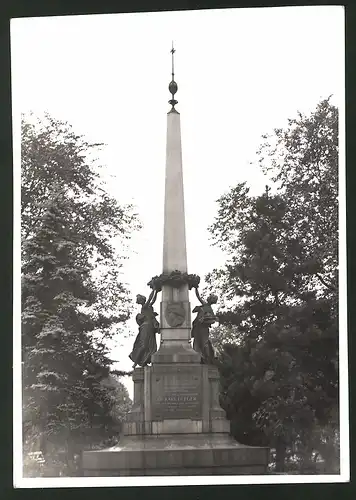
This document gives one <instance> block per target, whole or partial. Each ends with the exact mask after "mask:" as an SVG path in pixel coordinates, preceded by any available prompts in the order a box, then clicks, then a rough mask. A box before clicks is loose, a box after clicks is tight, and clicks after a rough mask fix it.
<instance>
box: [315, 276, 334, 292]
mask: <svg viewBox="0 0 356 500" xmlns="http://www.w3.org/2000/svg"><path fill="white" fill-rule="evenodd" d="M315 276H316V277H317V278H318V279H319V281H320V282H321V283H322V284H323V285H324V286H326V288H328V289H329V290H333V291H334V292H336V288H335V287H334V286H333V285H331V284H330V283H327V282H326V281H325V279H324V278H322V277H321V276H320V274H318V273H316V275H315Z"/></svg>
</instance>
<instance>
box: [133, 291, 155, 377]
mask: <svg viewBox="0 0 356 500" xmlns="http://www.w3.org/2000/svg"><path fill="white" fill-rule="evenodd" d="M156 297H157V292H156V291H155V290H153V291H152V292H151V294H150V296H149V298H148V300H147V302H146V297H145V296H143V295H137V297H136V303H137V304H141V305H142V307H141V312H140V313H138V314H137V315H136V322H137V324H138V325H139V332H138V335H137V337H136V340H135V342H134V345H133V349H132V352H131V354H130V359H131V360H132V361H133V362H134V365H133V368H136V366H137V365H139V366H146V365H147V364H149V363H150V362H151V356H152V354H154V353H155V352H156V351H157V341H156V333H158V332H159V323H158V321H157V319H156V316H157V313H156V312H154V310H153V307H152V306H153V304H154V302H155V300H156Z"/></svg>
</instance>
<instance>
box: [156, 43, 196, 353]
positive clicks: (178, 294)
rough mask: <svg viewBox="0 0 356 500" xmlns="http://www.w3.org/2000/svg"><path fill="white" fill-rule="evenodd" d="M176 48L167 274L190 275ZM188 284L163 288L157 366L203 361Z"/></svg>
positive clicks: (169, 116)
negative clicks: (193, 341)
mask: <svg viewBox="0 0 356 500" xmlns="http://www.w3.org/2000/svg"><path fill="white" fill-rule="evenodd" d="M174 52H175V50H174V48H173V46H172V50H171V54H172V80H171V82H170V84H169V91H170V93H171V99H170V100H169V101H168V102H169V104H170V105H171V109H170V110H169V112H168V114H167V143H166V176H165V195H164V231H163V274H167V275H169V274H170V273H173V272H175V271H179V272H180V273H187V271H188V266H187V247H186V233H185V213H184V187H183V165H182V143H181V127H180V114H179V112H178V111H177V109H176V104H178V101H177V100H176V99H175V94H176V92H177V90H178V85H177V83H176V81H175V77H174ZM190 310H191V309H190V303H189V290H188V284H182V286H180V287H179V288H177V287H174V286H171V285H170V284H169V283H168V284H164V285H163V286H162V299H161V308H160V323H161V328H160V334H161V347H160V349H159V351H158V352H157V353H156V354H155V355H154V356H153V357H152V362H153V363H166V362H197V363H199V362H200V356H199V355H198V354H197V353H196V352H195V351H193V349H192V348H191V345H190V338H191V315H190Z"/></svg>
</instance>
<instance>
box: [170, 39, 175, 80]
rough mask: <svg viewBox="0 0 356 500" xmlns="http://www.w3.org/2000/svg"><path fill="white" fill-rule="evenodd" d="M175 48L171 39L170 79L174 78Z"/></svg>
mask: <svg viewBox="0 0 356 500" xmlns="http://www.w3.org/2000/svg"><path fill="white" fill-rule="evenodd" d="M175 51H176V49H175V48H174V47H173V41H172V49H171V54H172V80H174V53H175Z"/></svg>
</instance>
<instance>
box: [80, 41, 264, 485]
mask: <svg viewBox="0 0 356 500" xmlns="http://www.w3.org/2000/svg"><path fill="white" fill-rule="evenodd" d="M174 52H175V50H174V48H173V46H172V50H171V53H172V81H171V82H170V84H169V91H170V93H171V99H170V100H169V104H170V105H171V109H170V111H169V112H168V115H167V150H166V179H165V201H164V239H163V272H162V274H161V275H160V276H155V277H154V278H152V279H151V281H150V282H149V283H148V285H149V286H150V288H151V293H150V296H149V298H148V300H146V298H145V297H144V296H142V295H138V296H137V303H138V304H140V305H141V311H140V312H139V313H138V314H137V316H136V321H137V323H138V325H139V332H138V335H137V338H136V340H135V343H134V346H133V349H132V352H131V354H130V358H131V359H132V361H133V362H134V366H133V368H134V369H133V375H132V379H133V382H134V401H133V408H132V410H131V412H130V413H129V414H128V415H127V419H126V422H125V423H124V429H123V436H122V437H121V439H120V442H119V444H118V445H116V446H114V447H112V448H109V449H105V450H96V451H87V452H84V453H83V469H84V474H85V475H86V476H167V475H211V474H217V475H225V474H234V475H238V474H264V473H266V469H267V463H268V453H269V452H268V449H267V448H262V447H249V446H245V445H241V444H239V443H237V442H236V441H235V440H234V439H233V438H232V437H231V436H230V434H229V430H230V424H229V421H228V420H227V419H226V417H225V411H224V410H222V408H221V407H220V404H219V372H218V369H217V367H216V364H215V355H214V350H213V348H212V345H211V343H210V340H209V327H210V326H211V325H212V324H213V323H214V322H215V321H216V317H215V314H214V311H213V308H212V305H213V304H214V303H216V300H217V297H215V296H214V295H212V296H210V297H208V299H207V300H203V299H202V298H201V297H200V294H199V290H198V287H199V282H200V278H199V277H198V276H197V275H195V274H188V269H187V252H186V234H185V215H184V192H183V170H182V148H181V132H180V114H179V112H178V111H177V110H176V105H177V104H178V101H177V100H176V99H175V94H176V92H177V90H178V86H177V83H176V82H175V79H174ZM202 251H203V249H202ZM192 289H194V290H195V293H196V296H197V298H198V300H199V302H200V304H201V305H200V306H197V307H196V308H195V309H194V310H193V312H196V313H197V317H196V318H195V319H194V321H193V328H192V323H191V307H190V302H189V291H190V290H192ZM159 293H161V303H160V314H159V322H158V321H157V313H156V312H155V311H154V304H155V301H156V299H157V296H158V294H159ZM158 332H159V334H160V337H161V342H160V346H159V349H158V350H157V343H156V334H157V333H158ZM192 338H193V346H192Z"/></svg>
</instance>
